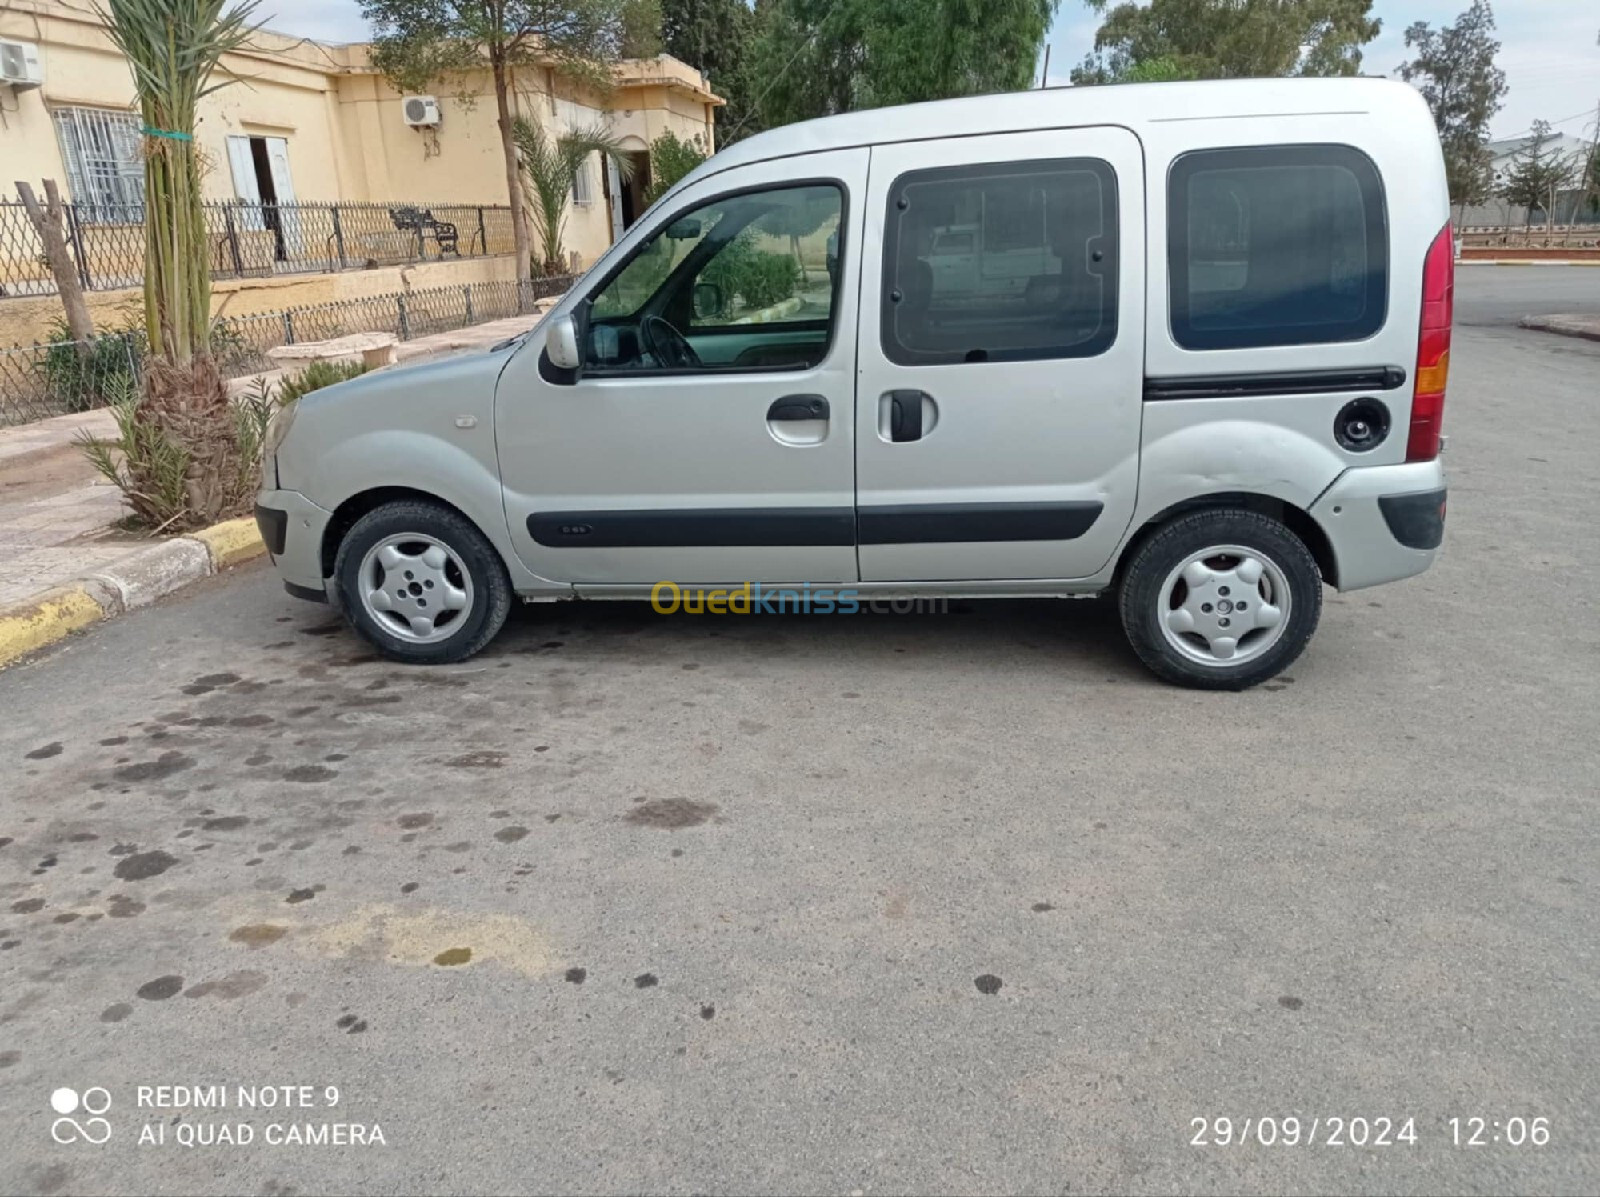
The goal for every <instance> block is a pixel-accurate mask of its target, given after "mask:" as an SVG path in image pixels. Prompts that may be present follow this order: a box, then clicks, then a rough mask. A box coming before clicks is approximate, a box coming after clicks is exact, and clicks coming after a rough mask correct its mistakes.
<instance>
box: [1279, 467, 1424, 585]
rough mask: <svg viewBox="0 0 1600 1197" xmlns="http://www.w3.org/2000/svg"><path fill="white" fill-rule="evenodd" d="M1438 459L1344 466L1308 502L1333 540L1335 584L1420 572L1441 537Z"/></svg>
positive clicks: (1380, 581)
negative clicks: (1394, 463) (1346, 468)
mask: <svg viewBox="0 0 1600 1197" xmlns="http://www.w3.org/2000/svg"><path fill="white" fill-rule="evenodd" d="M1444 512H1445V483H1444V465H1443V463H1442V462H1441V461H1440V460H1438V459H1437V458H1436V459H1434V460H1433V461H1419V462H1408V463H1407V464H1405V465H1393V466H1367V467H1364V468H1361V469H1354V470H1346V471H1345V472H1344V473H1343V474H1341V475H1339V478H1338V479H1337V481H1335V482H1334V484H1333V485H1332V486H1330V487H1329V488H1328V489H1327V490H1326V491H1324V492H1323V493H1322V496H1321V497H1320V498H1319V499H1318V500H1317V501H1316V502H1315V503H1313V504H1312V505H1311V516H1312V518H1313V519H1315V520H1316V521H1317V523H1318V525H1320V526H1321V528H1322V530H1323V531H1324V532H1325V533H1326V534H1327V537H1328V542H1329V544H1331V545H1332V546H1333V556H1334V563H1335V565H1336V567H1337V571H1338V586H1339V589H1340V590H1360V589H1362V588H1364V587H1367V586H1379V585H1382V584H1383V583H1384V582H1397V581H1399V580H1400V579H1401V578H1409V577H1413V576H1415V575H1416V574H1420V573H1422V572H1423V571H1424V570H1425V569H1427V568H1428V567H1429V566H1430V565H1432V564H1433V559H1434V557H1435V555H1436V554H1437V552H1438V549H1439V545H1440V543H1441V542H1442V541H1443V539H1444Z"/></svg>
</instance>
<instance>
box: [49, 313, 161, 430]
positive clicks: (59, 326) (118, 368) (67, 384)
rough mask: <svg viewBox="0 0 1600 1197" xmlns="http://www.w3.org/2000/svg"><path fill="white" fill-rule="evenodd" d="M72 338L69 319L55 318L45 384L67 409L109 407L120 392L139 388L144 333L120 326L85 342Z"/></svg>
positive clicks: (84, 409)
mask: <svg viewBox="0 0 1600 1197" xmlns="http://www.w3.org/2000/svg"><path fill="white" fill-rule="evenodd" d="M71 338H72V330H71V329H69V328H68V327H67V322H66V321H65V320H58V321H56V323H55V325H54V326H53V327H52V328H51V330H50V341H51V344H50V346H49V348H48V349H46V350H45V354H44V362H43V369H44V376H45V385H46V386H47V387H48V388H49V391H50V394H51V395H52V396H53V397H54V398H55V399H57V400H58V401H59V402H60V403H61V405H62V406H63V407H64V408H66V410H67V411H69V412H80V411H88V410H89V409H90V408H94V407H106V406H108V405H109V404H111V403H114V402H116V399H117V396H119V395H122V394H124V393H126V392H129V391H136V390H137V389H138V378H139V371H140V368H141V367H142V365H143V363H144V351H145V346H144V336H143V334H142V333H140V332H138V331H136V330H134V329H132V328H128V329H121V330H118V331H115V332H107V333H101V334H100V335H99V336H97V337H95V338H94V339H93V340H92V341H88V342H86V343H83V344H79V343H78V342H76V341H73V340H72V339H71Z"/></svg>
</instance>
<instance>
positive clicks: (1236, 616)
mask: <svg viewBox="0 0 1600 1197" xmlns="http://www.w3.org/2000/svg"><path fill="white" fill-rule="evenodd" d="M1119 607H1120V610H1121V615H1122V626H1123V629H1124V630H1125V631H1126V632H1127V635H1128V641H1129V643H1130V644H1131V645H1132V646H1133V650H1134V651H1135V652H1136V653H1138V655H1139V659H1140V660H1142V661H1143V662H1144V663H1145V664H1146V665H1148V666H1149V667H1150V669H1151V670H1152V671H1154V672H1155V673H1156V674H1157V675H1159V676H1160V677H1162V678H1165V679H1166V680H1167V681H1171V682H1177V683H1178V684H1180V685H1184V686H1193V687H1196V688H1200V689H1207V690H1243V689H1245V688H1247V687H1249V686H1254V685H1256V684H1257V683H1258V682H1263V681H1266V680H1267V679H1268V678H1270V677H1274V676H1276V675H1277V674H1279V673H1281V672H1282V671H1283V670H1284V669H1286V668H1288V667H1289V665H1290V663H1292V662H1293V661H1294V659H1295V658H1296V657H1298V656H1299V655H1300V653H1301V652H1302V651H1303V650H1304V649H1305V646H1306V643H1307V642H1308V641H1309V640H1310V639H1311V634H1312V633H1313V632H1314V631H1316V628H1317V621H1318V619H1319V618H1320V616H1321V613H1322V576H1321V574H1320V573H1319V571H1318V569H1317V563H1316V560H1315V559H1314V558H1313V557H1312V556H1311V553H1310V551H1309V550H1308V549H1307V548H1306V546H1305V544H1304V543H1303V542H1302V541H1301V540H1300V538H1299V537H1297V536H1296V535H1295V534H1294V533H1293V532H1291V531H1290V530H1289V529H1288V528H1287V527H1286V526H1284V524H1282V523H1281V522H1280V521H1278V520H1275V519H1272V518H1270V517H1269V516H1265V515H1261V514H1260V513H1258V512H1254V511H1242V510H1221V511H1200V512H1196V513H1194V514H1192V515H1187V516H1183V517H1180V518H1179V519H1176V520H1174V521H1173V522H1172V523H1170V524H1168V525H1167V526H1166V527H1164V528H1162V529H1161V530H1160V531H1158V532H1157V533H1156V534H1155V535H1154V536H1152V537H1151V538H1150V539H1149V540H1148V541H1146V542H1145V544H1144V545H1143V546H1142V547H1141V548H1140V549H1139V551H1138V553H1137V555H1136V556H1135V557H1134V559H1133V561H1132V562H1131V563H1130V564H1129V566H1128V568H1127V571H1126V573H1125V574H1124V575H1123V579H1122V589H1121V593H1120V595H1119Z"/></svg>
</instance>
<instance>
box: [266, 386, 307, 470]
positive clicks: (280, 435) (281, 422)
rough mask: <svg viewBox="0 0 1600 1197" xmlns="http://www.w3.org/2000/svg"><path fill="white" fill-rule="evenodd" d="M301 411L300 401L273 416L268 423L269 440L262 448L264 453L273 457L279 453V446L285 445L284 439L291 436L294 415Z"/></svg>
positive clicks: (281, 409) (281, 408)
mask: <svg viewBox="0 0 1600 1197" xmlns="http://www.w3.org/2000/svg"><path fill="white" fill-rule="evenodd" d="M299 409H300V404H299V401H298V400H297V401H296V402H294V403H290V404H288V405H287V406H285V407H280V408H279V409H278V410H277V411H275V412H274V413H273V414H272V419H270V420H268V421H267V440H266V444H265V445H263V446H262V452H263V453H264V454H265V455H266V456H267V457H271V456H272V455H273V454H274V453H276V452H277V451H278V446H279V445H281V444H283V439H284V437H286V436H288V435H289V426H290V425H291V424H293V423H294V413H295V412H296V411H298V410H299Z"/></svg>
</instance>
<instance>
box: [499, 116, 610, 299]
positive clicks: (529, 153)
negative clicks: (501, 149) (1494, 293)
mask: <svg viewBox="0 0 1600 1197" xmlns="http://www.w3.org/2000/svg"><path fill="white" fill-rule="evenodd" d="M511 135H512V137H513V138H514V139H515V140H516V143H517V149H518V151H519V152H520V153H521V156H522V172H523V174H525V175H526V176H527V179H528V187H529V192H530V196H529V198H530V199H531V200H532V207H533V227H534V231H535V232H537V233H538V234H539V248H540V250H541V252H542V253H543V254H544V258H543V260H542V266H543V270H542V273H544V274H547V275H551V274H565V273H566V272H567V262H566V256H567V255H566V250H565V248H564V247H563V246H562V235H563V233H564V232H565V231H566V223H567V201H568V200H569V199H570V198H571V196H572V177H573V176H574V175H575V174H577V173H578V171H579V170H581V169H582V168H583V167H584V165H585V164H586V163H587V162H588V160H589V156H590V155H591V154H602V155H604V156H605V157H607V158H609V159H610V160H611V165H612V167H613V168H614V169H615V170H616V172H617V175H618V177H619V178H621V179H623V180H624V181H626V180H627V179H629V178H631V177H632V176H633V158H632V157H630V156H629V155H628V154H627V153H625V152H624V151H623V149H622V143H621V141H620V140H619V139H618V138H617V137H616V136H615V135H613V134H612V132H611V130H609V129H607V128H606V127H605V126H604V125H590V126H587V127H585V128H581V129H569V130H568V131H567V132H565V133H563V134H561V135H560V136H559V137H557V138H556V139H555V140H554V141H551V140H550V137H549V135H548V134H547V133H546V132H545V131H544V129H543V128H542V127H541V126H540V125H539V124H537V123H536V122H534V121H531V120H529V119H528V118H527V117H525V116H519V117H515V118H514V119H513V120H512V127H511Z"/></svg>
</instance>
